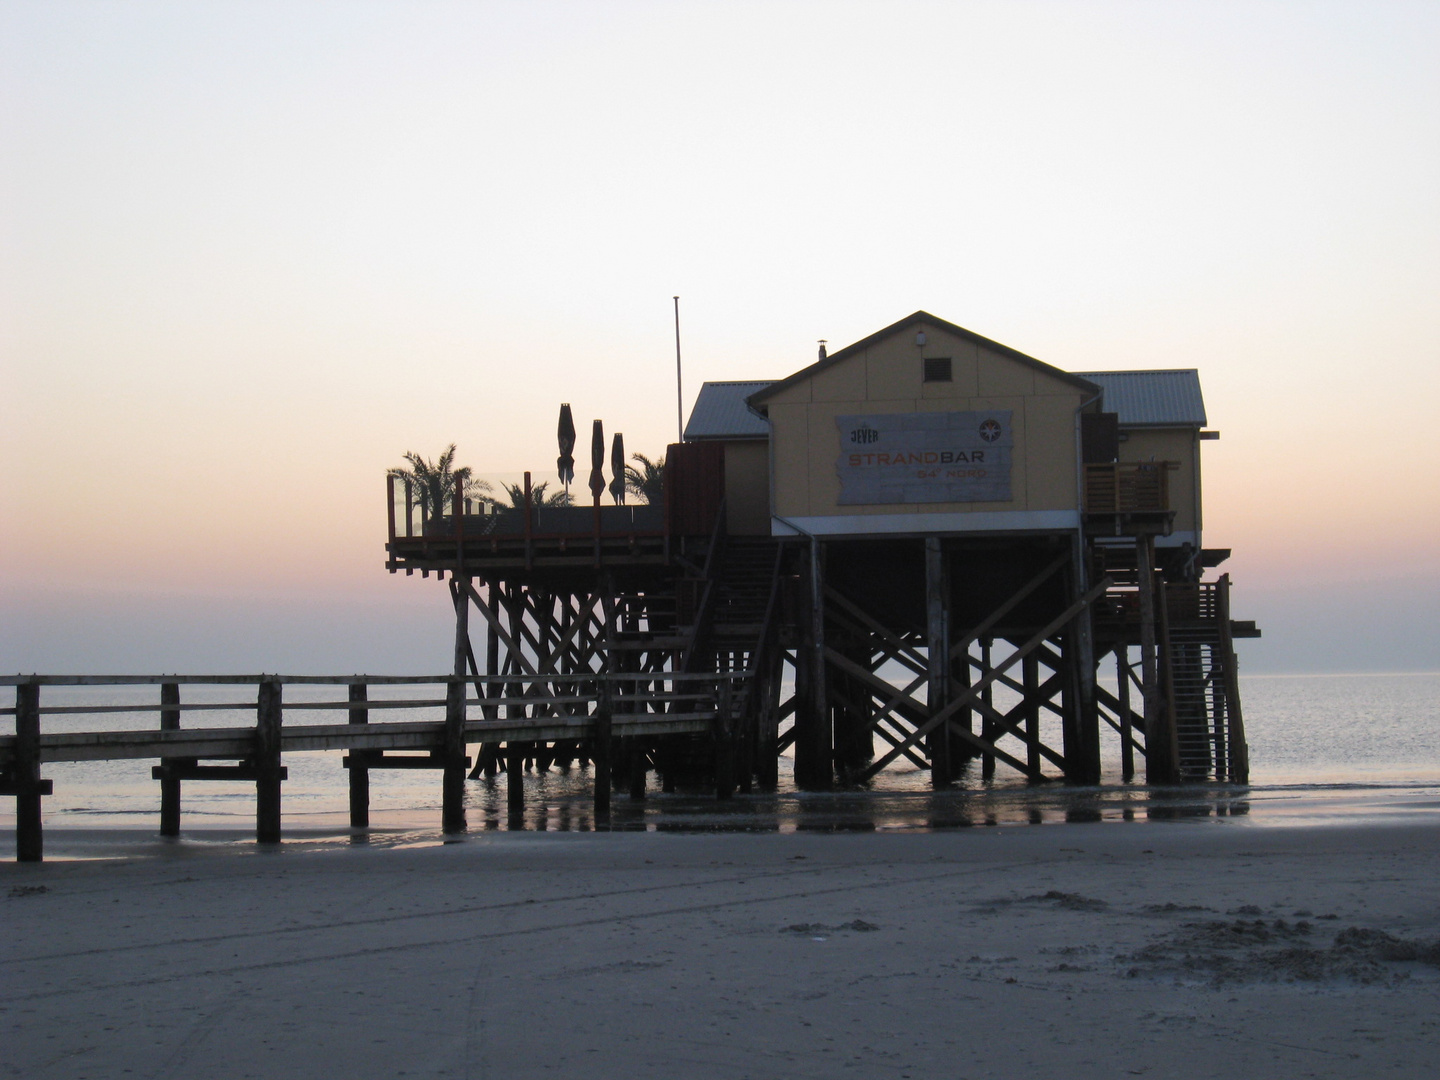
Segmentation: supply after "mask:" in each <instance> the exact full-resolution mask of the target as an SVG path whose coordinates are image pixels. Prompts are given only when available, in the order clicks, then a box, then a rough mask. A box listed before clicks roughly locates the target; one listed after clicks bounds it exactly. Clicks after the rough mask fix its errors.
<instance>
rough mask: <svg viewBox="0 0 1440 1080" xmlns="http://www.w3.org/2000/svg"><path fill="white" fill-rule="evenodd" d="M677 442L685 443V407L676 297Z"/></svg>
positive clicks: (678, 311) (678, 303)
mask: <svg viewBox="0 0 1440 1080" xmlns="http://www.w3.org/2000/svg"><path fill="white" fill-rule="evenodd" d="M675 432H676V435H675V441H676V442H684V441H685V405H684V396H683V395H682V393H681V390H680V297H678V296H677V297H675Z"/></svg>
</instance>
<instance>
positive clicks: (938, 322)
mask: <svg viewBox="0 0 1440 1080" xmlns="http://www.w3.org/2000/svg"><path fill="white" fill-rule="evenodd" d="M922 323H923V324H924V325H926V326H932V327H935V328H936V329H938V330H945V331H947V332H948V333H951V334H954V335H955V336H956V337H958V338H960V339H962V340H964V341H969V342H972V343H974V344H976V345H983V346H984V347H985V348H987V349H989V350H991V351H992V352H997V353H999V354H1000V355H1001V356H1006V357H1009V358H1010V359H1011V360H1015V361H1018V362H1019V363H1022V364H1025V365H1027V366H1029V367H1032V368H1034V369H1035V370H1037V371H1042V372H1044V373H1045V374H1046V375H1049V376H1051V377H1052V378H1056V379H1060V380H1061V381H1063V382H1068V383H1070V384H1071V385H1072V386H1078V387H1079V388H1080V389H1082V390H1089V391H1092V392H1094V391H1097V390H1099V387H1098V386H1096V385H1095V384H1094V383H1091V382H1089V381H1088V380H1086V379H1083V378H1081V377H1080V376H1078V375H1072V374H1070V372H1068V371H1061V370H1060V369H1059V368H1057V367H1052V366H1051V365H1049V364H1047V363H1045V362H1044V361H1043V360H1036V359H1035V358H1034V357H1033V356H1026V355H1025V354H1024V353H1022V352H1019V351H1017V350H1015V349H1012V348H1010V346H1008V345H1001V344H1000V343H999V342H998V341H991V340H990V339H989V338H987V337H981V336H980V335H979V334H977V333H975V332H974V331H973V330H966V329H965V328H964V327H963V326H956V325H955V324H954V323H952V322H946V321H945V320H944V319H940V318H936V317H935V316H934V315H931V314H930V313H929V312H928V311H917V312H915V313H914V314H913V315H907V316H906V317H905V318H903V319H901V320H900V321H899V322H897V323H891V324H890V325H889V326H887V327H885V329H883V330H877V331H876V332H875V333H873V334H871V335H870V336H869V337H867V338H861V339H860V340H859V341H857V342H855V343H854V344H853V345H847V346H845V348H843V349H841V350H840V351H839V352H833V353H831V354H830V355H829V356H827V357H826V358H825V359H824V360H819V361H816V362H815V363H813V364H811V365H810V366H809V367H805V368H801V369H800V370H799V371H797V372H795V374H793V375H791V376H790V377H789V378H786V379H781V380H780V381H779V382H777V383H771V384H770V385H769V386H767V387H766V388H765V389H764V390H761V391H759V392H758V393H754V394H751V395H750V398H749V401H750V404H751V405H752V406H760V405H762V404H763V403H764V402H765V401H766V400H767V399H769V398H770V397H771V396H772V395H774V394H775V393H777V392H778V391H780V390H784V389H787V388H789V387H791V386H794V385H795V384H796V383H800V382H804V381H805V380H806V379H808V378H810V377H812V376H814V375H816V374H818V373H820V372H821V371H824V370H825V369H826V368H828V367H830V366H831V365H832V364H838V363H839V362H840V361H842V360H845V359H847V358H849V357H851V356H853V355H854V354H856V353H858V352H863V351H864V350H865V349H867V348H869V347H870V346H871V345H873V344H874V343H875V342H877V341H880V340H881V339H883V338H887V337H889V336H890V335H891V334H894V333H898V332H899V331H901V330H904V329H906V328H907V327H910V326H915V325H917V324H922Z"/></svg>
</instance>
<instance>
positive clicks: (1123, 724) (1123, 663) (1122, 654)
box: [1115, 642, 1135, 784]
mask: <svg viewBox="0 0 1440 1080" xmlns="http://www.w3.org/2000/svg"><path fill="white" fill-rule="evenodd" d="M1115 677H1116V679H1117V680H1118V681H1119V698H1120V778H1121V779H1122V780H1124V781H1125V783H1127V784H1128V783H1129V782H1130V781H1131V780H1134V779H1135V725H1134V723H1133V722H1132V721H1131V719H1130V717H1131V711H1130V646H1129V645H1126V644H1124V643H1123V642H1122V643H1121V644H1119V645H1116V646H1115Z"/></svg>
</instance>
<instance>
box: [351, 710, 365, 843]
mask: <svg viewBox="0 0 1440 1080" xmlns="http://www.w3.org/2000/svg"><path fill="white" fill-rule="evenodd" d="M368 700H369V692H368V688H367V687H366V686H365V684H364V683H363V682H353V683H351V684H350V711H349V722H350V723H352V724H368V723H369V722H370V710H369V709H367V708H366V707H365V703H366V702H367V701H368ZM369 754H370V751H367V750H352V751H350V826H351V828H355V829H364V828H368V827H369V825H370V770H369V769H367V768H366V767H365V762H366V761H367V760H369Z"/></svg>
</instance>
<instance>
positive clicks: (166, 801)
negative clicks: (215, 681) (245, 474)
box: [160, 477, 395, 836]
mask: <svg viewBox="0 0 1440 1080" xmlns="http://www.w3.org/2000/svg"><path fill="white" fill-rule="evenodd" d="M390 483H391V484H394V483H395V479H394V477H391V478H390ZM179 704H180V684H179V683H170V682H167V683H161V684H160V730H161V731H178V730H180V710H179V708H178V707H177V706H179ZM160 764H161V765H169V766H172V768H173V767H174V766H176V765H178V764H179V761H178V760H177V759H174V758H161V759H160ZM160 835H161V836H179V835H180V778H179V777H178V776H174V775H167V776H164V777H162V778H161V780H160Z"/></svg>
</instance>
